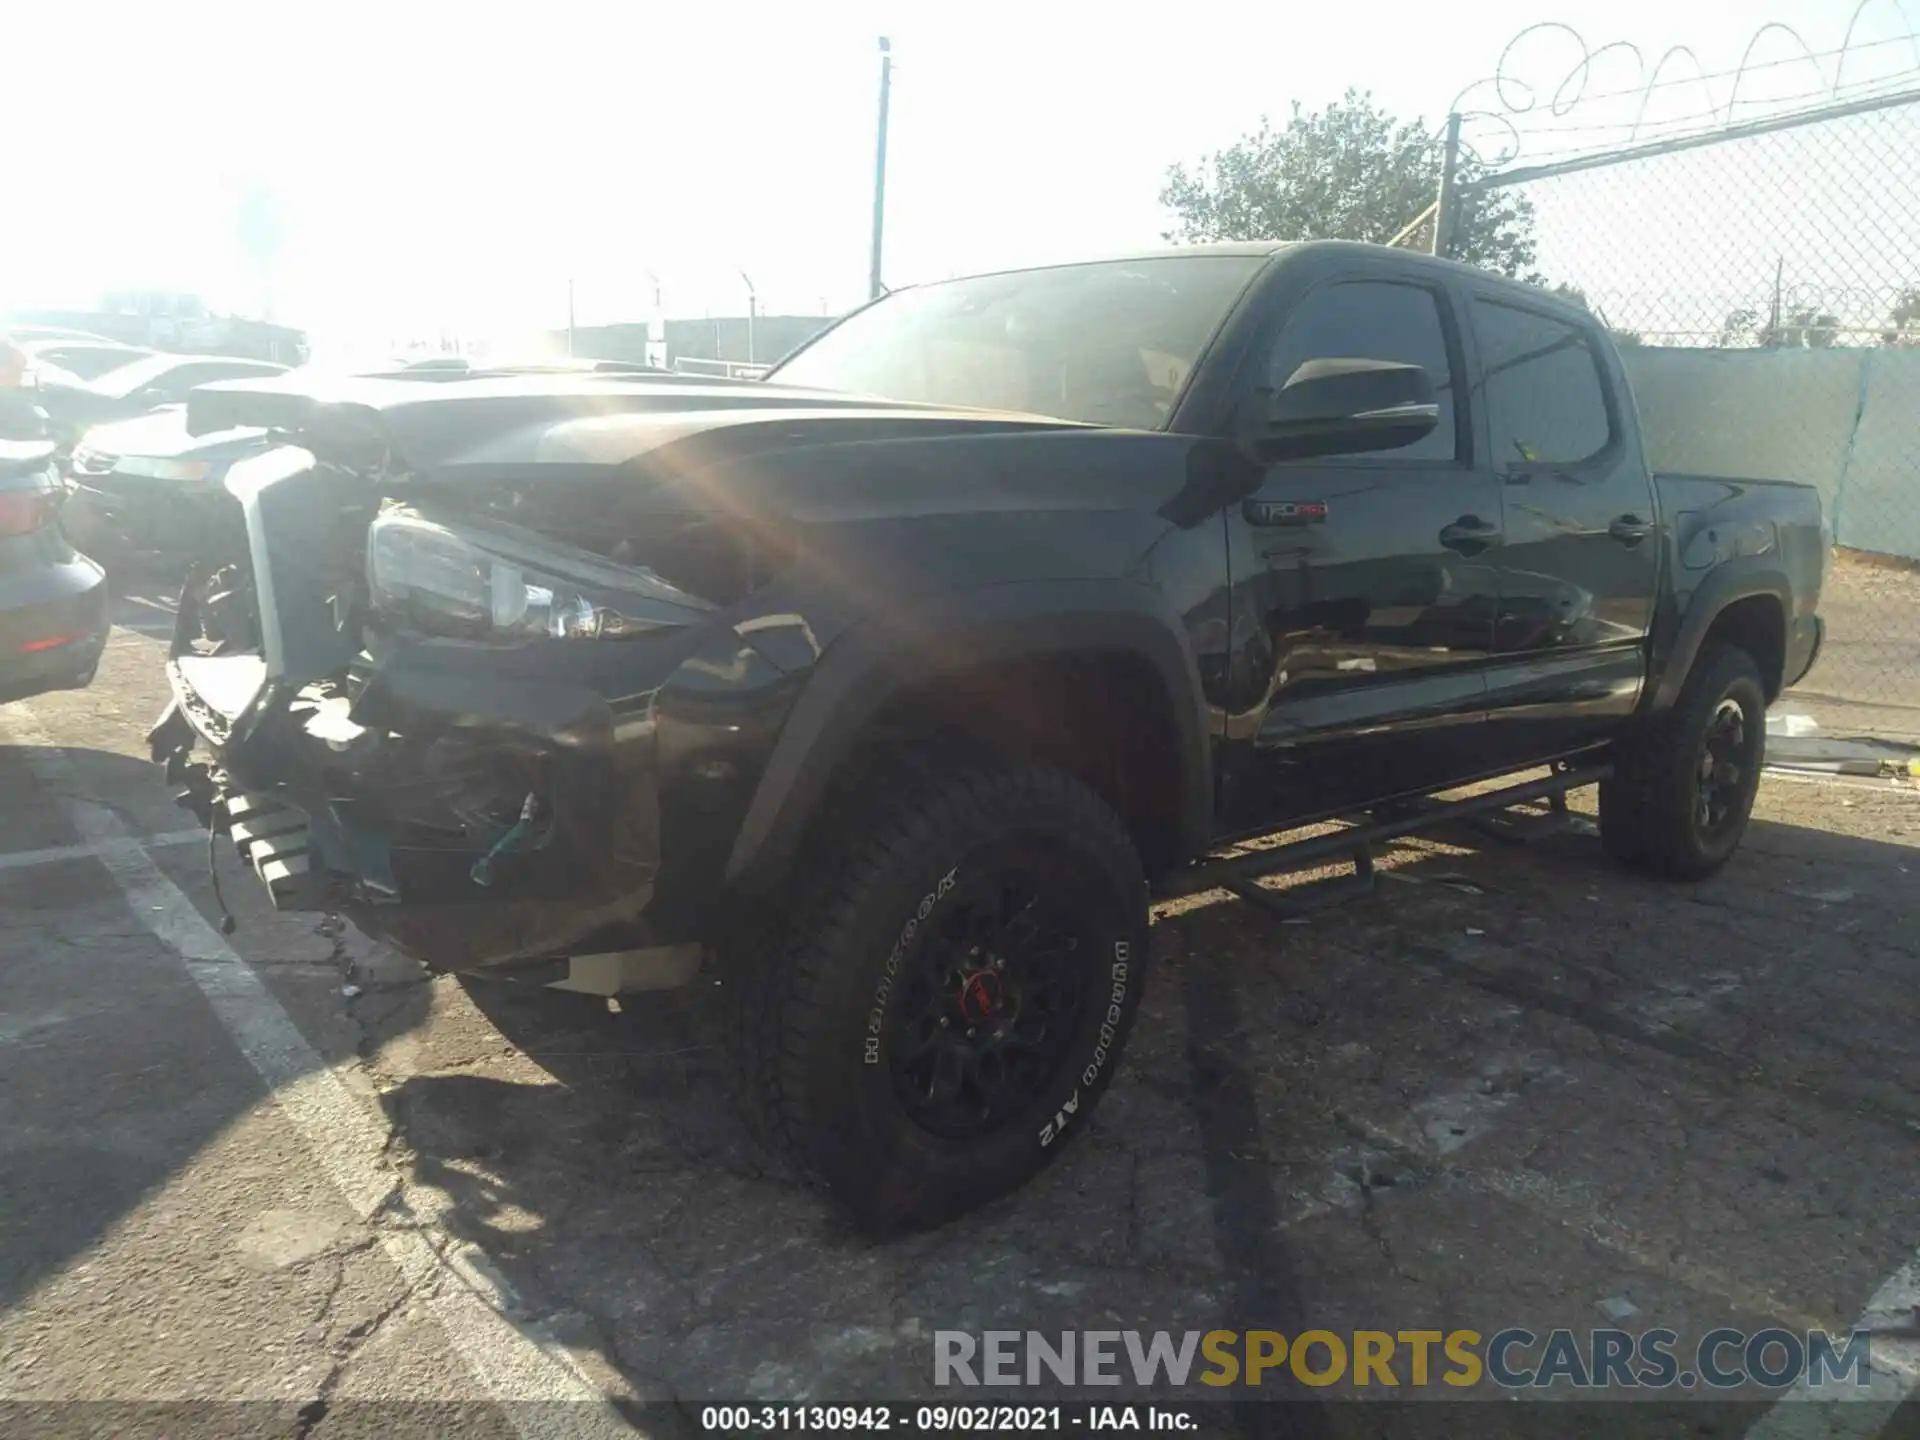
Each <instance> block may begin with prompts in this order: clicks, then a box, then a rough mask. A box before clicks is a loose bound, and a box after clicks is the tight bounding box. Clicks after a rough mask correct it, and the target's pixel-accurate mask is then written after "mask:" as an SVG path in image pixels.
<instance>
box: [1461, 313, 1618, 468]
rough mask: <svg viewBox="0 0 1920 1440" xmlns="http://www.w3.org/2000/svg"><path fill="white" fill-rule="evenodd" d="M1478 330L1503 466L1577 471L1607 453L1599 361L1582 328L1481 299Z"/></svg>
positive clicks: (1496, 458)
mask: <svg viewBox="0 0 1920 1440" xmlns="http://www.w3.org/2000/svg"><path fill="white" fill-rule="evenodd" d="M1473 329H1474V334H1475V335H1476V336H1477V337H1478V338H1479V341H1480V363H1481V367H1482V375H1483V377H1484V378H1483V382H1482V383H1483V384H1484V386H1485V391H1486V404H1487V419H1488V423H1489V424H1490V425H1491V426H1492V428H1493V463H1494V464H1495V465H1496V466H1497V467H1499V468H1502V469H1505V468H1507V467H1509V466H1513V465H1538V464H1557V465H1573V464H1577V463H1579V462H1580V461H1582V460H1586V459H1590V458H1591V457H1593V456H1594V455H1597V454H1598V453H1599V452H1600V451H1602V450H1604V449H1605V448H1606V446H1607V441H1608V439H1609V438H1611V435H1612V429H1611V426H1610V424H1609V422H1608V420H1607V401H1606V391H1605V390H1604V389H1603V388H1602V383H1601V379H1600V363H1599V357H1598V356H1596V355H1595V354H1594V353H1593V346H1592V344H1591V343H1590V342H1589V341H1588V339H1587V336H1586V334H1585V333H1584V332H1583V331H1581V330H1580V328H1579V327H1578V326H1574V325H1569V324H1567V323H1566V322H1564V321H1561V320H1553V319H1549V318H1548V317H1547V316H1545V315H1536V314H1534V313H1533V312H1532V311H1530V310H1516V309H1514V308H1513V307H1512V306H1511V305H1496V304H1494V303H1493V302H1492V301H1487V300H1476V301H1474V302H1473Z"/></svg>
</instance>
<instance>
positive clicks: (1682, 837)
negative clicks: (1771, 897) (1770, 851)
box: [1600, 645, 1767, 880]
mask: <svg viewBox="0 0 1920 1440" xmlns="http://www.w3.org/2000/svg"><path fill="white" fill-rule="evenodd" d="M1766 717H1767V697H1766V691H1765V690H1764V689H1763V688H1762V686H1761V682H1760V671H1759V668H1758V667H1757V666H1756V665H1755V664H1754V662H1753V657H1752V656H1750V655H1748V654H1747V652H1746V651H1744V650H1739V649H1736V648H1734V647H1732V646H1728V645H1715V646H1712V647H1710V648H1708V649H1705V650H1703V651H1702V652H1701V653H1700V655H1699V656H1698V657H1697V658H1696V659H1695V661H1694V666H1693V670H1692V672H1691V673H1690V674H1689V675H1688V676H1687V682H1686V684H1685V686H1683V687H1682V689H1681V691H1680V698H1679V699H1678V700H1676V701H1675V702H1674V705H1673V708H1672V709H1671V710H1669V711H1668V712H1667V713H1666V714H1664V715H1663V716H1661V717H1660V718H1659V719H1658V720H1656V721H1655V722H1654V723H1653V724H1651V725H1649V726H1648V727H1646V728H1645V729H1644V730H1642V731H1640V732H1639V733H1638V734H1635V735H1633V736H1631V737H1629V738H1627V739H1624V740H1622V741H1621V742H1620V744H1619V747H1618V749H1617V752H1616V755H1615V760H1614V773H1613V776H1612V778H1611V779H1608V780H1605V781H1603V782H1601V785H1600V836H1601V839H1602V841H1603V842H1604V843H1605V845H1606V847H1607V849H1608V851H1609V852H1610V853H1611V854H1612V855H1613V856H1614V857H1615V858H1616V859H1618V860H1619V861H1621V863H1623V864H1626V865H1630V866H1632V867H1633V868H1634V869H1637V870H1641V871H1645V872H1646V873H1648V874H1652V875H1658V876H1661V877H1663V878H1666V879H1672V880H1702V879H1705V878H1706V877H1707V876H1709V875H1711V874H1713V873H1714V872H1715V871H1717V870H1719V869H1720V867H1721V866H1723V865H1725V864H1726V863H1727V861H1728V860H1729V859H1730V858H1732V855H1733V852H1734V850H1735V849H1736V848H1737V847H1738V846H1739V844H1740V837H1741V836H1742V835H1744V834H1745V833H1746V828H1747V820H1748V817H1749V816H1750V815H1751V814H1752V812H1753V799H1754V795H1755V793H1756V792H1757V790H1758V789H1759V786H1760V767H1761V765H1762V764H1763V763H1764V762H1765V759H1766Z"/></svg>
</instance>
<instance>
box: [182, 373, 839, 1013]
mask: <svg viewBox="0 0 1920 1440" xmlns="http://www.w3.org/2000/svg"><path fill="white" fill-rule="evenodd" d="M362 388H363V391H364V392H365V393H364V394H362V395H359V396H356V397H355V398H353V399H349V400H324V401H323V400H320V399H318V398H316V397H314V396H312V395H310V394H303V393H299V392H297V391H295V390H293V389H291V388H289V387H286V386H274V385H264V386H254V385H238V386H229V387H215V388H214V389H211V390H208V391H203V392H200V393H199V394H196V396H195V397H194V402H193V413H192V414H191V417H190V423H191V424H192V425H194V426H195V427H196V428H200V427H213V426H219V425H223V424H231V423H236V422H239V423H249V424H259V425H263V426H266V427H267V428H269V429H271V430H273V431H275V432H276V434H277V437H278V438H279V439H281V440H282V441H284V442H285V443H282V444H279V445H277V446H275V448H273V449H272V450H270V451H269V452H267V453H266V454H263V455H261V456H259V457H258V458H255V459H252V460H249V461H246V462H243V463H242V464H240V465H238V466H236V467H235V469H234V471H233V472H232V474H231V476H230V477H229V480H228V482H227V486H226V491H227V495H226V502H225V503H224V504H223V507H222V508H221V510H220V512H219V513H218V514H217V515H215V516H210V517H209V523H208V531H207V534H206V535H205V537H204V539H203V542H202V545H201V553H200V555H199V557H198V558H197V559H196V561H195V562H194V564H193V567H192V569H191V571H190V573H189V575H188V577H187V580H186V582H185V585H184V588H183V592H182V595H181V599H180V607H179V616H178V621H177V625H176V631H175V635H174V639H173V643H172V646H171V649H170V654H169V657H168V661H167V671H168V678H169V681H170V683H171V687H172V691H173V700H172V703H171V704H170V705H169V706H168V708H167V710H166V711H165V712H164V714H163V715H162V716H161V718H160V720H159V721H158V723H157V724H156V725H155V727H154V729H153V731H152V733H151V735H150V736H149V740H150V745H151V750H152V754H153V758H154V759H155V760H156V761H157V762H158V763H160V764H161V765H163V766H164V767H165V770H166V774H167V777H168V779H169V781H170V782H171V783H172V784H173V785H174V786H175V787H176V791H177V794H178V796H179V798H180V800H181V803H183V804H184V805H186V806H188V807H190V808H191V809H192V811H193V812H194V814H195V815H196V816H197V817H198V818H199V820H200V821H201V823H203V824H205V825H207V826H208V827H209V829H211V830H213V831H216V832H224V833H226V834H228V835H230V836H231V837H232V839H233V842H234V844H235V845H236V847H237V848H238V850H239V853H240V854H241V855H242V856H243V857H244V858H245V860H246V861H247V862H248V863H249V864H250V865H251V866H252V868H253V869H254V870H255V871H256V873H257V874H258V876H259V878H260V879H261V880H262V881H263V882H265V884H266V886H267V888H268V890H269V891H270V893H271V895H272V899H273V903H274V905H275V906H276V908H279V909H282V910H319V911H337V912H339V913H342V914H345V915H346V916H347V917H348V918H350V919H351V920H353V921H354V923H355V924H356V925H357V926H358V927H359V928H360V929H362V930H363V931H365V932H366V933H368V934H369V935H371V936H373V937H375V938H378V939H381V940H385V941H387V942H389V943H391V944H392V945H394V946H395V947H396V948H397V949H399V950H401V951H403V952H405V953H407V954H410V955H412V956H415V957H416V958H419V959H421V960H423V961H425V962H426V963H428V964H429V965H430V966H432V967H434V968H439V969H449V970H465V969H475V968H482V967H495V968H498V967H505V968H507V969H510V970H513V969H517V970H519V971H524V972H526V973H528V974H529V975H531V976H534V977H536V978H547V977H548V975H549V972H550V969H551V967H558V969H557V970H552V971H551V973H553V974H555V975H558V976H562V977H564V975H565V973H566V965H567V963H568V957H580V956H583V955H593V956H608V955H622V954H633V953H635V952H646V953H649V954H652V955H655V956H670V957H672V960H671V964H669V966H668V968H667V970H666V971H656V972H655V973H656V975H658V974H667V975H668V976H669V978H668V980H666V981H658V982H657V983H670V982H671V980H672V979H684V978H688V976H689V975H690V973H691V972H690V970H689V969H688V968H687V962H688V961H689V959H692V960H697V956H698V950H697V948H696V947H697V944H698V942H699V939H700V937H701V936H703V935H704V934H707V933H708V932H709V930H710V928H711V927H710V920H711V911H712V909H713V907H714V905H715V904H716V902H717V898H718V893H719V890H720V885H721V879H722V876H723V874H724V872H725V869H726V862H727V858H728V853H729V847H730V846H731V843H732V841H733V838H734V832H735V831H736V830H737V828H738V823H739V817H740V815H741V814H742V812H743V811H744V810H745V808H746V805H747V803H748V800H749V799H750V798H751V794H752V790H753V786H754V784H755V782H756V780H757V779H758V776H759V774H760V770H761V768H762V766H763V764H764V760H765V756H766V753H767V751H768V750H769V749H770V747H771V744H772V740H773V737H774V736H775V735H776V734H777V730H778V726H779V723H780V720H781V717H782V716H783V715H784V713H785V711H786V708H787V706H788V705H789V704H790V702H791V699H792V696H793V693H794V691H795V689H796V686H797V683H798V678H797V677H798V676H799V674H801V673H803V672H804V671H805V669H806V668H807V666H808V665H809V664H810V663H811V660H812V658H814V655H815V654H816V649H815V647H813V646H812V645H811V641H810V636H809V635H808V634H807V627H806V625H805V622H803V621H801V620H799V619H798V617H787V618H786V619H785V620H780V619H778V618H776V619H775V620H774V621H773V622H772V623H769V621H768V618H767V617H766V616H765V615H764V614H762V613H760V612H759V611H757V610H756V611H754V612H753V613H754V615H755V616H756V617H757V618H756V620H755V622H754V623H752V624H741V623H739V622H740V621H741V619H742V614H743V612H742V610H741V607H740V605H739V603H738V602H740V601H741V600H742V599H743V598H745V597H746V596H748V595H750V594H753V593H755V592H757V591H760V590H762V589H763V588H764V587H765V586H766V585H767V583H768V581H769V580H770V579H772V578H774V577H776V576H777V574H778V571H779V568H780V566H781V564H782V561H783V558H784V556H785V555H787V554H788V553H790V544H789V542H788V541H787V539H786V538H785V537H784V536H782V535H780V534H778V533H776V532H774V531H771V530H769V529H768V528H767V527H765V526H762V525H760V524H759V523H758V522H757V521H756V519H755V518H754V517H751V516H747V515H742V514H738V513H734V514H729V513H724V506H720V507H716V506H715V505H714V504H713V503H711V501H710V499H699V498H697V497H694V498H690V497H689V496H688V494H687V493H686V492H685V491H684V489H678V490H677V489H676V487H675V486H674V485H673V484H672V483H671V479H670V477H668V478H666V479H663V478H662V476H663V475H664V473H665V472H658V473H655V474H653V475H648V474H645V473H643V472H642V471H641V470H640V469H636V465H638V464H639V463H640V462H636V461H633V460H632V459H631V457H629V456H626V455H625V454H624V453H623V454H621V456H620V457H619V458H618V459H617V460H616V461H613V462H611V463H610V462H609V461H608V460H607V459H605V458H604V457H602V456H599V455H596V454H595V453H593V451H594V445H593V438H594V435H595V433H596V427H603V422H606V421H607V420H608V419H609V417H612V418H613V419H615V420H617V421H620V422H621V425H622V433H623V434H625V435H628V436H631V435H632V434H633V433H634V431H633V425H632V424H631V423H628V422H631V421H632V420H633V418H634V417H633V412H635V411H645V410H649V409H653V410H659V409H661V408H662V407H672V408H675V409H676V410H677V411H680V412H684V411H685V410H686V408H687V404H688V397H687V396H685V395H667V396H664V397H661V396H654V395H651V394H650V393H649V392H648V391H646V390H644V389H642V388H641V387H639V386H634V387H632V388H626V389H623V388H622V387H621V386H620V385H619V384H618V383H617V382H593V383H588V382H577V381H563V382H553V383H552V385H551V387H550V393H540V394H534V395H529V394H528V393H526V390H525V387H521V388H513V387H494V388H489V387H488V386H486V385H484V384H483V385H479V386H473V387H468V391H469V393H468V394H465V395H463V397H462V400H461V402H460V403H459V404H456V405H454V406H452V407H448V406H447V405H446V404H445V403H443V402H441V403H427V404H424V405H416V404H414V402H413V401H412V400H411V399H410V398H396V397H395V392H394V391H393V390H392V388H391V386H389V387H386V388H380V387H373V388H371V389H367V388H366V387H362ZM417 388H418V387H415V389H416V390H417ZM435 388H436V389H438V388H439V387H435ZM436 401H437V397H436ZM717 404H718V402H717V401H714V402H710V405H709V408H710V409H711V408H714V407H715V406H717ZM695 409H696V418H695V419H693V420H687V419H685V418H684V415H683V418H682V420H681V422H680V423H679V424H678V427H677V428H676V426H675V425H672V424H667V425H664V426H662V427H659V429H660V433H659V435H658V436H657V437H656V441H657V444H658V445H659V446H670V444H671V442H672V441H673V440H674V439H675V438H676V436H678V437H680V438H685V437H686V436H688V435H690V434H695V433H697V432H700V431H701V430H703V428H706V427H705V426H703V424H702V423H701V422H700V421H699V420H698V418H697V409H698V407H695ZM583 432H584V434H585V436H586V439H585V441H584V442H582V441H581V438H580V437H581V435H582V433H583ZM569 437H571V438H569ZM628 443H629V444H630V443H631V442H628ZM650 443H654V442H650ZM583 445H584V448H583ZM668 468H669V469H670V468H671V467H668ZM716 511H718V512H719V513H716ZM663 817H665V818H664V819H663ZM667 830H670V831H671V833H672V835H673V837H674V838H673V842H672V843H671V844H670V845H663V843H662V834H663V832H664V831H667Z"/></svg>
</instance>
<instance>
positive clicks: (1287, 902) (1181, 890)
mask: <svg viewBox="0 0 1920 1440" xmlns="http://www.w3.org/2000/svg"><path fill="white" fill-rule="evenodd" d="M1612 773H1613V767H1612V766H1610V765H1592V766H1588V767H1585V768H1583V769H1579V770H1560V771H1556V772H1555V773H1554V774H1552V775H1549V776H1547V777H1545V778H1544V779H1540V780H1527V781H1523V782H1521V783H1520V784H1518V785H1508V786H1504V787H1503V788H1501V789H1499V790H1490V791H1488V792H1487V793H1486V794H1484V795H1469V796H1468V797H1466V798H1465V799H1464V800H1435V799H1433V798H1431V797H1427V798H1425V799H1422V800H1419V801H1417V802H1415V803H1414V804H1412V805H1411V806H1396V807H1395V813H1394V814H1393V815H1392V817H1391V818H1389V819H1384V820H1367V821H1361V822H1358V823H1355V824H1353V825H1350V826H1348V827H1346V828H1345V829H1342V830H1336V831H1334V832H1332V833H1331V834H1327V835H1309V836H1307V837H1306V838H1304V839H1301V840H1292V841H1288V842H1287V843H1285V844H1282V845H1275V846H1272V847H1271V848H1269V849H1265V850H1255V851H1253V852H1251V853H1249V854H1245V855H1233V856H1228V857H1226V858H1224V859H1218V860H1202V861H1201V862H1200V863H1199V864H1197V865H1193V866H1191V867H1189V868H1188V869H1185V870H1180V871H1176V872H1175V873H1174V874H1172V875H1169V876H1167V877H1166V879H1165V880H1163V881H1162V882H1161V883H1160V884H1159V885H1158V886H1157V887H1155V890H1154V898H1155V899H1157V900H1177V899H1179V898H1180V897H1181V896H1183V895H1198V894H1201V893H1202V892H1204V891H1207V890H1230V891H1232V892H1233V893H1234V894H1235V895H1238V896H1239V897H1240V898H1241V899H1243V900H1250V901H1252V902H1253V903H1255V904H1257V905H1259V906H1260V907H1261V908H1262V909H1265V910H1269V911H1272V912H1274V913H1276V914H1280V915H1282V916H1283V918H1286V919H1294V918H1296V917H1298V916H1299V915H1302V914H1306V913H1309V912H1310V911H1313V910H1319V909H1324V908H1325V907H1326V906H1327V905H1330V904H1336V903H1339V902H1340V901H1342V900H1348V899H1352V898H1354V897H1355V896H1357V895H1362V894H1365V893H1366V892H1368V891H1369V890H1371V889H1372V888H1373V874H1374V871H1373V850H1374V847H1375V846H1377V845H1382V844H1384V843H1386V842H1387V841H1389V840H1398V839H1399V838H1400V837H1401V836H1403V835H1413V834H1417V833H1418V832H1420V831H1422V830H1432V829H1434V828H1435V827H1437V826H1441V825H1448V824H1452V823H1454V822H1456V821H1461V820H1469V821H1475V822H1478V821H1480V820H1482V819H1483V818H1490V819H1493V820H1494V821H1495V822H1496V823H1503V822H1510V826H1509V828H1506V829H1503V830H1502V831H1500V832H1499V833H1500V837H1501V838H1502V839H1508V838H1512V839H1532V838H1537V837H1538V836H1540V835H1546V834H1552V833H1553V832H1554V831H1556V830H1561V829H1565V828H1567V827H1568V826H1569V825H1570V823H1571V820H1572V816H1571V815H1570V814H1569V812H1568V810H1567V800H1566V796H1567V792H1568V791H1569V790H1578V789H1579V788H1580V787H1581V786H1583V785H1592V784H1595V783H1597V782H1599V781H1601V780H1604V779H1606V778H1607V777H1608V776H1609V775H1611V774H1612ZM1530 800H1546V801H1547V802H1548V803H1549V806H1550V807H1551V808H1550V809H1549V810H1548V812H1547V814H1545V815H1515V816H1503V815H1501V814H1500V812H1501V811H1504V810H1508V809H1510V808H1511V807H1513V806H1515V805H1519V804H1523V803H1525V802H1527V801H1530ZM1342 856H1345V857H1347V858H1349V859H1351V860H1352V861H1353V863H1354V873H1353V874H1352V875H1347V876H1339V877H1336V878H1335V879H1332V880H1317V881H1313V882H1310V883H1309V884H1306V885H1301V886H1298V887H1296V888H1295V890H1294V891H1272V890H1266V889H1263V888H1262V887H1261V886H1259V885H1258V884H1256V883H1255V882H1256V881H1258V880H1259V879H1260V878H1261V877H1262V876H1266V875H1276V874H1279V873H1281V872H1282V871H1287V870H1301V869H1305V868H1306V867H1308V866H1310V865H1316V864H1321V863H1324V862H1326V861H1329V860H1335V859H1339V858H1340V857H1342Z"/></svg>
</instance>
